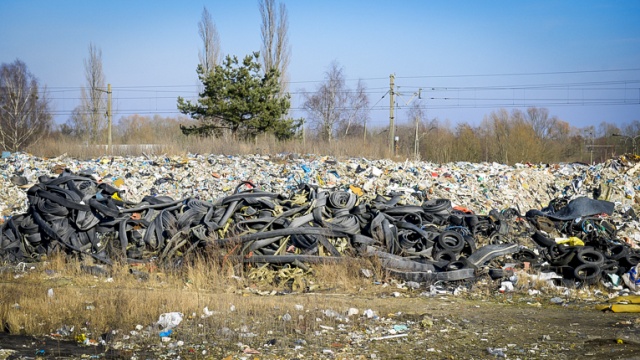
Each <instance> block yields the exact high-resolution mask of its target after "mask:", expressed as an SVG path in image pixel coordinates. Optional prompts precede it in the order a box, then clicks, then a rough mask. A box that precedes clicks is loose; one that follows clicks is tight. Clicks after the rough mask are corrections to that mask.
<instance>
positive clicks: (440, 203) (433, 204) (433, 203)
mask: <svg viewBox="0 0 640 360" xmlns="http://www.w3.org/2000/svg"><path fill="white" fill-rule="evenodd" d="M422 208H423V211H424V212H425V213H429V214H438V215H448V214H449V212H450V211H451V200H449V199H434V200H427V201H425V202H423V203H422Z"/></svg>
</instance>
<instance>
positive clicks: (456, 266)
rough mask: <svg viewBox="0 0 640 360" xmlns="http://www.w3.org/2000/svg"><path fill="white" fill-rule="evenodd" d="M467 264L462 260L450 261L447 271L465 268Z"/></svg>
mask: <svg viewBox="0 0 640 360" xmlns="http://www.w3.org/2000/svg"><path fill="white" fill-rule="evenodd" d="M467 267H468V266H467V263H466V262H465V261H462V260H456V261H451V262H450V263H448V264H447V271H454V270H460V269H465V268H467Z"/></svg>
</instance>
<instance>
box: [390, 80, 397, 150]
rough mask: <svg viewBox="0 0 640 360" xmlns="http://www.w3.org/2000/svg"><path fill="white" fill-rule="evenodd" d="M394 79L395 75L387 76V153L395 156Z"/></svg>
mask: <svg viewBox="0 0 640 360" xmlns="http://www.w3.org/2000/svg"><path fill="white" fill-rule="evenodd" d="M394 79H395V75H393V74H391V75H389V151H390V153H391V154H395V146H394V144H395V140H396V127H395V124H394V117H393V108H394V107H395V105H394V99H393V95H394V92H393V86H394V84H393V81H394Z"/></svg>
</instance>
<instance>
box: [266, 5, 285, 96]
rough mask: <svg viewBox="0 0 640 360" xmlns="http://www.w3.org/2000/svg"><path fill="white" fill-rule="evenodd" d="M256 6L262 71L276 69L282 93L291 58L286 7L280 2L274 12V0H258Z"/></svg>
mask: <svg viewBox="0 0 640 360" xmlns="http://www.w3.org/2000/svg"><path fill="white" fill-rule="evenodd" d="M258 7H259V8H260V16H261V17H262V26H261V27H260V32H261V34H262V49H261V55H262V63H263V65H264V71H265V72H268V71H270V70H271V69H276V70H278V73H279V74H280V86H281V89H280V93H281V94H283V93H285V92H286V84H287V80H288V75H287V69H288V67H289V60H290V58H291V47H290V45H289V20H288V19H287V8H286V6H285V5H284V4H282V3H281V4H279V7H278V12H277V13H276V5H275V2H274V0H258Z"/></svg>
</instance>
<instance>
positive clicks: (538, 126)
mask: <svg viewBox="0 0 640 360" xmlns="http://www.w3.org/2000/svg"><path fill="white" fill-rule="evenodd" d="M526 121H527V122H528V123H529V124H531V126H532V127H533V131H534V133H535V134H536V136H538V137H539V138H540V139H547V138H549V136H550V135H551V131H552V130H553V128H554V126H555V124H556V122H557V121H558V118H556V117H555V116H553V117H549V110H548V109H546V108H537V107H530V108H528V109H527V120H526Z"/></svg>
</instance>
